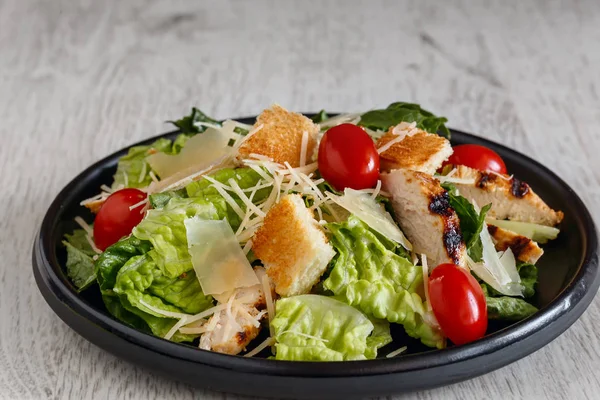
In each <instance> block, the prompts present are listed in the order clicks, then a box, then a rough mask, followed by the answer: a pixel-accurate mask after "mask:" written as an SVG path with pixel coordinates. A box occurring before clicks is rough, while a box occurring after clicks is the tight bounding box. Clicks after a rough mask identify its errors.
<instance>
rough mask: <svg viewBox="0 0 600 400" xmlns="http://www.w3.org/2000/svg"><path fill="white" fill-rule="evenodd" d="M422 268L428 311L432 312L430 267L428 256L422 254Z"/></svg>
mask: <svg viewBox="0 0 600 400" xmlns="http://www.w3.org/2000/svg"><path fill="white" fill-rule="evenodd" d="M421 268H422V269H423V286H425V301H426V302H427V310H428V311H431V301H430V300H429V266H428V265H427V256H426V255H425V254H421Z"/></svg>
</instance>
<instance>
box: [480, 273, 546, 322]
mask: <svg viewBox="0 0 600 400" xmlns="http://www.w3.org/2000/svg"><path fill="white" fill-rule="evenodd" d="M517 270H518V271H519V275H520V276H521V285H523V296H524V297H525V298H526V299H528V298H531V297H533V296H534V295H535V285H536V284H537V280H538V269H537V267H536V266H535V265H533V264H529V263H523V262H521V263H518V264H517ZM480 285H481V288H482V289H483V293H484V294H485V300H486V302H487V309H488V318H489V319H497V320H503V321H520V320H522V319H524V318H527V317H529V316H530V315H532V314H534V313H535V312H537V311H538V309H537V308H536V307H535V306H533V305H531V304H529V303H528V302H527V301H526V300H524V299H521V298H518V297H510V296H505V295H503V294H502V293H500V292H498V291H496V290H494V288H492V287H491V286H489V285H488V284H486V283H484V282H480Z"/></svg>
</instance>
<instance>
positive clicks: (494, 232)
mask: <svg viewBox="0 0 600 400" xmlns="http://www.w3.org/2000/svg"><path fill="white" fill-rule="evenodd" d="M487 229H488V232H489V233H490V236H491V237H492V240H493V241H494V245H495V246H496V250H498V251H506V249H508V248H510V249H511V250H512V252H513V254H514V255H515V258H516V259H517V260H520V261H523V262H526V263H530V264H535V263H536V262H537V261H538V260H539V259H540V257H541V256H542V254H544V250H542V249H541V248H540V246H538V244H537V243H536V242H534V241H533V240H531V239H529V238H527V237H525V236H522V235H519V234H518V233H515V232H511V231H509V230H506V229H502V228H499V227H497V226H494V225H488V227H487Z"/></svg>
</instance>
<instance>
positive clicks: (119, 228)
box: [94, 189, 146, 251]
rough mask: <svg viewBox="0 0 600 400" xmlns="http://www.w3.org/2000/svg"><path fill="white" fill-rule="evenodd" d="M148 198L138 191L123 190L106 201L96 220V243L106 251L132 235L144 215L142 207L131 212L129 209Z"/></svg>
mask: <svg viewBox="0 0 600 400" xmlns="http://www.w3.org/2000/svg"><path fill="white" fill-rule="evenodd" d="M145 198H146V193H144V192H142V191H141V190H138V189H121V190H118V191H116V192H114V193H113V194H111V195H110V196H108V198H107V199H106V201H105V202H104V204H103V205H102V208H100V211H99V212H98V215H96V219H95V220H94V242H95V244H96V247H98V248H99V249H100V250H102V251H104V250H106V248H107V247H108V246H110V245H112V244H115V243H117V242H118V241H119V239H121V238H122V237H124V236H127V235H129V234H130V233H131V231H132V230H133V228H134V227H135V226H136V225H137V224H139V223H140V221H141V220H142V218H143V217H144V214H143V213H141V212H140V211H141V210H142V207H143V206H142V205H141V206H139V207H136V208H134V209H133V210H129V207H131V206H133V205H135V204H137V203H139V202H140V201H142V200H144V199H145Z"/></svg>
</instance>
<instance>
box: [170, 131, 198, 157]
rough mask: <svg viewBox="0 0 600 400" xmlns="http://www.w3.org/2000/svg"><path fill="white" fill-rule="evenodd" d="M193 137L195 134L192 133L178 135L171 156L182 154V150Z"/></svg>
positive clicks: (172, 146)
mask: <svg viewBox="0 0 600 400" xmlns="http://www.w3.org/2000/svg"><path fill="white" fill-rule="evenodd" d="M192 136H193V134H190V133H182V134H179V135H177V137H176V138H175V140H173V144H172V145H171V151H169V154H173V155H174V154H179V153H180V152H181V149H183V146H185V144H186V143H187V141H188V140H189V139H190V138H191V137H192Z"/></svg>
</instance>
